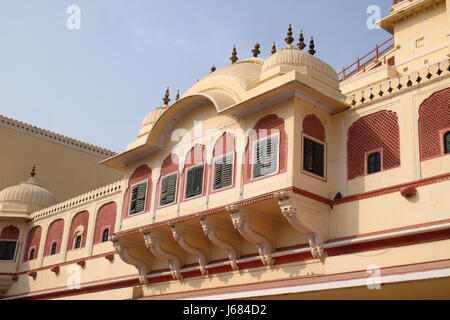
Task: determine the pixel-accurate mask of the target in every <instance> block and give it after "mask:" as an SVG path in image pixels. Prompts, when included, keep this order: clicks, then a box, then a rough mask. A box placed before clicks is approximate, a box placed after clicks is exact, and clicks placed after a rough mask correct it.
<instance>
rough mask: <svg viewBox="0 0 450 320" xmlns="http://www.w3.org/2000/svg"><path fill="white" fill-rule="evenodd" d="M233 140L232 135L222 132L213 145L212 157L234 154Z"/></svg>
mask: <svg viewBox="0 0 450 320" xmlns="http://www.w3.org/2000/svg"><path fill="white" fill-rule="evenodd" d="M234 140H235V139H234V136H233V134H231V133H229V132H224V133H223V135H222V136H221V137H220V138H219V139H218V140H217V141H216V144H215V145H214V151H213V157H218V156H221V155H224V154H227V153H231V152H234V145H235V141H234Z"/></svg>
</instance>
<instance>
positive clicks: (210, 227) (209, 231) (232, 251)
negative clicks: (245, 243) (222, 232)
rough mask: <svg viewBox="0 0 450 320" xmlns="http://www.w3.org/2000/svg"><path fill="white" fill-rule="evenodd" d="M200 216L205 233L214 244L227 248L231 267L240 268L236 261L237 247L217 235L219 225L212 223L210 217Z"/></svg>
mask: <svg viewBox="0 0 450 320" xmlns="http://www.w3.org/2000/svg"><path fill="white" fill-rule="evenodd" d="M199 218H200V223H201V225H202V229H203V232H204V233H205V235H206V236H207V237H208V239H209V240H210V241H211V242H212V243H213V244H214V245H216V246H217V247H219V248H222V249H225V250H226V251H227V252H228V258H229V259H230V265H231V268H232V269H233V270H238V269H239V266H238V265H237V263H236V259H237V258H238V257H239V256H238V253H237V249H236V248H235V247H234V246H233V245H232V244H231V243H229V242H228V241H225V240H223V239H221V238H220V237H219V236H218V235H217V232H216V229H217V226H216V225H214V224H212V223H211V222H210V219H209V218H206V217H205V216H200V217H199Z"/></svg>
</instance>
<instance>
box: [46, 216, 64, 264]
mask: <svg viewBox="0 0 450 320" xmlns="http://www.w3.org/2000/svg"><path fill="white" fill-rule="evenodd" d="M63 232H64V220H63V219H58V220H55V221H53V222H52V223H51V224H50V227H48V232H47V240H46V241H45V248H44V257H46V256H49V255H50V254H51V251H52V244H53V243H54V242H56V243H57V245H56V254H58V253H59V251H60V250H61V243H62V237H63Z"/></svg>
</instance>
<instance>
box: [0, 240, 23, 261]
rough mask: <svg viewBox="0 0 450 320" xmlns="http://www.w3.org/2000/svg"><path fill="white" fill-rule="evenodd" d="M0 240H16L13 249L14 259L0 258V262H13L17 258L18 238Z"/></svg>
mask: <svg viewBox="0 0 450 320" xmlns="http://www.w3.org/2000/svg"><path fill="white" fill-rule="evenodd" d="M0 241H8V242H13V241H15V242H16V248H15V250H14V259H12V260H0V262H2V263H3V262H15V261H16V258H17V249H18V247H19V240H18V239H0ZM29 257H30V256H28V258H29Z"/></svg>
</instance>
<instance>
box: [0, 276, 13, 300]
mask: <svg viewBox="0 0 450 320" xmlns="http://www.w3.org/2000/svg"><path fill="white" fill-rule="evenodd" d="M12 284H13V278H12V277H11V276H0V298H1V297H2V296H3V295H4V294H5V293H6V292H7V291H8V290H9V288H11V286H12Z"/></svg>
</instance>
